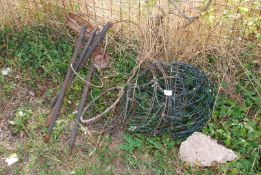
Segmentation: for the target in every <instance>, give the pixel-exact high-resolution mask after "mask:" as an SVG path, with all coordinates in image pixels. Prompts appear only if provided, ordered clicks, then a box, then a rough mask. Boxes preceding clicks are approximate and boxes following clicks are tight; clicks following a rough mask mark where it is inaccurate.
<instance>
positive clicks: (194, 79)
mask: <svg viewBox="0 0 261 175" xmlns="http://www.w3.org/2000/svg"><path fill="white" fill-rule="evenodd" d="M124 97H125V98H123V99H124V103H123V104H124V107H123V110H122V111H123V112H122V113H121V118H122V121H123V122H124V123H123V124H125V125H123V126H127V130H128V131H129V132H137V133H144V134H149V135H160V134H162V133H169V134H171V135H172V136H173V137H174V138H183V137H187V136H189V135H190V134H192V133H193V132H194V131H198V130H200V129H201V128H202V127H203V126H204V125H205V124H206V122H207V121H208V119H209V118H210V116H211V113H212V109H213V104H214V92H213V87H212V85H211V83H210V81H209V80H208V78H207V76H206V75H205V74H204V73H203V72H201V71H200V70H198V69H197V68H195V67H194V66H192V65H189V64H186V63H181V62H174V63H172V64H164V63H162V62H144V63H143V64H142V65H141V67H140V69H139V71H137V72H136V74H135V76H134V77H133V78H132V79H131V81H130V82H129V85H128V88H127V92H126V93H125V96H124Z"/></svg>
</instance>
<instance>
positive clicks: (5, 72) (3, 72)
mask: <svg viewBox="0 0 261 175" xmlns="http://www.w3.org/2000/svg"><path fill="white" fill-rule="evenodd" d="M11 71H12V69H11V68H10V67H6V68H4V69H2V75H8V74H9V73H10V72H11Z"/></svg>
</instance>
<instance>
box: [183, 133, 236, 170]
mask: <svg viewBox="0 0 261 175" xmlns="http://www.w3.org/2000/svg"><path fill="white" fill-rule="evenodd" d="M179 157H180V159H181V160H182V161H184V162H187V163H189V164H190V165H192V166H203V167H204V166H212V165H214V164H216V163H225V162H228V161H233V160H235V159H236V158H237V155H236V154H235V153H234V152H233V151H232V150H230V149H227V148H225V147H224V146H222V145H220V144H218V143H217V141H216V140H213V139H211V138H210V137H209V136H206V135H204V134H202V133H200V132H195V133H193V134H192V135H191V136H190V137H188V138H187V140H185V141H184V142H182V143H181V145H180V149H179Z"/></svg>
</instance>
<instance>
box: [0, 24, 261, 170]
mask: <svg viewBox="0 0 261 175" xmlns="http://www.w3.org/2000/svg"><path fill="white" fill-rule="evenodd" d="M61 33H63V32H61V31H55V30H53V29H47V28H44V27H31V28H25V29H23V30H22V31H13V30H10V29H6V28H4V29H1V30H0V58H1V60H0V68H1V69H2V68H3V67H4V66H6V67H11V68H12V70H13V72H12V73H11V74H10V75H8V76H3V75H2V74H0V88H1V91H0V93H1V100H0V104H1V107H0V109H1V108H3V106H6V104H8V103H10V110H14V111H15V112H14V115H13V116H12V117H11V118H8V121H9V124H8V125H9V128H10V130H11V132H12V134H13V136H12V137H14V138H15V139H16V142H6V141H4V142H1V143H0V154H1V156H2V155H3V156H4V157H5V156H7V155H8V154H9V153H11V152H14V151H15V152H17V153H18V155H19V159H20V161H19V163H17V164H15V165H14V166H13V167H12V168H8V167H6V166H0V174H9V173H10V172H11V174H41V175H45V174H53V175H56V174H57V175H58V174H76V175H84V174H87V173H89V174H231V175H233V174H234V175H237V174H242V175H245V174H258V173H260V172H261V169H260V167H261V165H260V148H259V147H260V133H261V127H260V126H261V125H260V116H261V105H260V103H261V101H260V98H259V97H258V95H257V93H256V92H255V90H254V89H253V86H252V84H250V83H249V79H248V78H247V77H246V75H241V76H240V77H239V78H238V83H237V86H236V87H235V88H234V91H235V94H239V95H240V97H241V100H237V99H236V98H233V97H231V96H229V95H228V94H226V93H221V94H220V95H219V96H218V98H217V102H216V107H215V110H214V112H213V116H212V118H211V121H210V122H209V123H208V125H207V126H206V127H205V128H204V129H203V132H204V133H205V134H207V135H210V136H211V137H212V138H214V139H217V140H218V142H219V143H221V144H223V145H225V146H226V147H228V148H230V149H233V150H234V151H235V152H236V154H237V155H238V159H237V160H236V161H234V162H230V163H226V164H224V165H218V166H215V167H212V168H197V167H194V168H192V167H190V166H188V165H186V164H184V163H183V162H181V161H180V160H179V159H178V147H179V145H180V141H174V140H173V139H171V138H170V137H168V136H163V137H145V136H142V135H129V134H127V133H124V134H123V136H122V137H121V136H120V137H116V138H115V137H114V136H109V135H105V136H104V137H103V138H102V140H101V143H100V144H99V146H98V147H96V145H97V140H98V139H97V137H96V136H89V135H88V134H84V128H82V129H80V132H79V137H78V139H79V141H78V142H77V146H76V149H75V151H74V154H73V155H72V156H70V155H69V154H68V152H67V147H66V142H67V140H68V136H69V133H70V128H71V123H72V122H73V119H74V117H75V115H73V111H74V110H75V109H77V102H78V101H79V97H80V95H81V92H82V87H83V82H82V81H81V80H80V79H76V81H75V83H74V87H73V89H72V90H70V91H69V93H68V95H67V96H66V98H65V102H64V104H65V107H64V108H63V109H62V113H61V116H60V118H59V119H58V121H57V125H56V127H55V130H54V133H53V135H52V140H51V142H50V143H49V144H46V143H44V142H43V134H44V133H45V132H46V128H45V127H44V122H45V119H46V116H47V115H48V113H49V111H50V109H49V102H50V101H51V99H52V97H53V96H54V95H55V92H57V91H58V89H59V87H60V84H61V83H62V81H63V77H64V76H65V73H66V70H67V66H68V63H69V61H70V57H71V55H72V50H73V44H74V40H73V39H71V38H70V37H68V36H67V35H63V34H61ZM73 38H75V37H73ZM109 52H110V54H111V55H112V63H111V65H110V67H109V68H108V69H107V70H106V71H105V72H104V74H105V76H111V77H110V78H108V79H105V80H104V82H105V83H106V86H108V87H109V86H114V85H121V84H123V83H124V80H125V79H126V78H127V77H128V76H129V73H130V72H131V69H132V68H133V67H134V66H135V52H133V51H129V50H128V51H127V49H126V50H125V49H122V50H121V51H118V52H115V51H114V50H113V49H112V48H110V49H109ZM253 66H254V64H253V63H247V64H246V67H247V68H248V70H249V71H250V73H251V74H250V75H249V76H250V78H251V77H252V78H253V77H258V74H257V73H256V72H255V71H254V70H255V69H253ZM80 74H81V75H84V74H86V70H83V71H82V72H80ZM17 76H19V78H16V77H17ZM95 79H96V81H97V82H96V81H95V83H97V84H99V79H98V78H95ZM257 81H259V82H260V77H258V79H257ZM223 86H224V87H223V88H226V85H225V84H224V85H223ZM21 89H27V90H28V91H30V90H33V91H34V92H35V97H34V100H33V101H30V100H28V99H27V98H26V97H27V96H26V95H24V96H22V97H23V98H22V97H21V99H20V100H21V103H20V105H17V106H13V105H12V104H11V99H12V97H17V96H18V95H17V93H18V91H19V90H21ZM256 89H257V90H258V92H259V93H260V92H261V89H260V87H256ZM100 92H101V89H95V88H92V90H91V92H90V94H91V96H92V97H91V99H93V98H94V97H95V96H97V95H98V94H99V93H100ZM19 95H20V96H21V94H19ZM24 98H26V99H27V100H24ZM91 99H90V100H91ZM102 107H104V106H103V105H102V104H99V108H102ZM5 109H6V108H5ZM0 116H1V114H0ZM2 117H5V116H4V115H2ZM0 119H1V120H2V119H3V118H0ZM7 144H11V145H12V146H13V148H14V150H13V149H11V148H10V147H7V146H6V145H7ZM1 156H0V157H1ZM0 165H1V163H0Z"/></svg>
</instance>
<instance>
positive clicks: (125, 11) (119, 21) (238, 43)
mask: <svg viewBox="0 0 261 175" xmlns="http://www.w3.org/2000/svg"><path fill="white" fill-rule="evenodd" d="M148 2H150V3H148ZM206 2H207V1H203V0H189V1H184V2H183V1H181V2H180V3H178V4H176V6H173V5H172V4H171V3H170V2H169V1H168V0H157V1H152V0H150V1H145V0H139V1H135V2H134V1H130V0H121V1H116V0H77V1H76V0H69V1H65V0H64V1H42V0H19V1H18V0H16V1H10V0H7V1H6V0H0V4H1V10H0V13H1V14H0V16H1V17H0V21H1V23H2V24H5V25H9V26H16V27H18V28H21V27H22V26H24V25H33V24H39V23H40V24H45V25H46V24H48V25H51V26H52V27H53V26H55V27H57V26H58V27H61V26H63V22H62V20H63V19H64V16H65V14H66V12H68V11H71V12H74V13H77V14H79V15H81V16H82V17H83V18H84V19H85V20H87V21H89V22H90V23H91V24H93V25H102V24H103V23H105V22H106V21H108V20H110V21H113V22H115V25H114V27H113V31H112V32H111V34H110V35H109V36H108V38H107V42H108V43H109V44H111V45H115V48H116V49H119V50H120V49H121V47H122V43H121V42H122V40H124V41H125V42H124V43H125V45H126V44H127V45H128V46H127V47H137V45H136V44H134V43H139V48H138V50H139V57H138V60H144V59H157V60H165V61H175V60H182V61H188V62H191V63H193V64H196V65H198V66H200V67H201V68H202V69H204V70H206V71H209V72H211V73H212V74H213V75H215V76H216V75H217V77H218V79H220V78H221V77H224V75H225V74H226V72H228V71H230V72H233V73H229V74H230V76H231V77H233V76H234V75H235V74H236V72H237V70H238V69H235V66H236V67H240V68H242V66H243V65H244V61H245V60H243V59H242V58H241V55H242V54H243V53H245V52H248V48H249V47H248V46H249V45H250V44H254V45H256V49H255V50H251V52H252V53H253V54H252V55H249V58H248V61H249V59H250V60H251V61H255V62H257V64H259V65H260V63H259V62H258V61H257V60H258V59H259V54H260V50H261V49H260V43H258V42H257V41H256V39H255V35H256V33H257V32H260V28H258V27H257V28H256V29H255V31H253V30H250V29H249V28H250V27H251V26H250V27H249V24H248V20H252V19H258V16H259V15H260V10H258V8H260V7H259V4H258V3H257V2H256V1H255V0H249V1H244V2H242V3H240V2H239V1H232V0H230V1H225V0H212V4H211V5H210V6H209V7H208V8H207V10H206V11H205V9H204V8H205V7H206V6H207V5H206ZM232 2H233V3H232ZM241 7H246V8H247V9H248V11H247V12H246V13H245V14H244V13H241V12H240V8H241ZM14 12H15V13H14ZM226 13H229V15H226ZM187 16H199V18H197V19H196V20H192V21H190V20H189V19H187ZM246 22H247V24H246ZM255 32H256V33H255ZM115 38H120V40H121V41H119V40H118V39H115ZM137 41H138V42H137ZM124 47H125V46H124ZM210 55H212V56H215V57H216V58H217V60H216V62H215V63H212V65H211V66H212V67H211V68H209V60H208V57H209V56H210ZM233 66H234V67H233ZM233 70H234V71H233ZM241 70H243V71H246V70H245V68H244V67H243V68H242V69H241ZM232 74H233V75H232ZM221 80H223V78H221ZM254 83H256V82H254ZM256 85H257V86H260V84H259V83H258V84H255V86H256Z"/></svg>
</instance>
